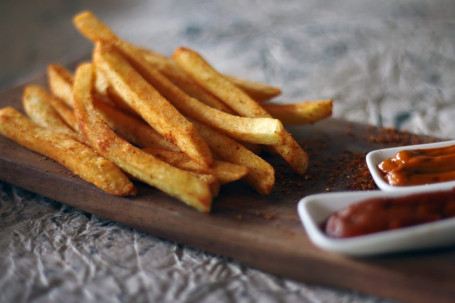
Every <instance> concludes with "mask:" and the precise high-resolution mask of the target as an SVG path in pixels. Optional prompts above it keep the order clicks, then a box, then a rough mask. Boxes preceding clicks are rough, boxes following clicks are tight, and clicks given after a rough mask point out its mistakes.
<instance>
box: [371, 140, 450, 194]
mask: <svg viewBox="0 0 455 303" xmlns="http://www.w3.org/2000/svg"><path fill="white" fill-rule="evenodd" d="M450 145H455V140H451V141H444V142H438V143H429V144H418V145H408V146H401V147H392V148H385V149H379V150H375V151H372V152H369V153H368V154H367V157H366V161H367V166H368V169H369V170H370V173H371V176H372V177H373V180H374V182H375V183H376V185H377V186H378V187H379V188H380V189H382V190H384V191H409V190H411V191H437V190H448V189H451V188H453V187H455V181H450V182H440V183H433V184H426V185H415V186H393V185H390V184H389V183H387V182H386V181H385V180H384V178H383V176H382V174H381V172H380V171H379V169H378V164H379V163H381V162H382V161H384V160H386V159H388V158H391V157H393V156H395V154H396V153H398V152H399V151H401V150H409V149H428V148H437V147H444V146H450Z"/></svg>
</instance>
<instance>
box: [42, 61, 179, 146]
mask: <svg viewBox="0 0 455 303" xmlns="http://www.w3.org/2000/svg"><path fill="white" fill-rule="evenodd" d="M54 67H58V68H57V69H56V70H55V71H54V75H53V77H52V78H49V84H52V83H53V81H57V82H58V83H59V85H52V87H53V88H54V93H55V94H56V95H60V96H62V97H64V98H66V99H67V100H69V99H71V101H70V102H68V103H71V104H73V101H72V100H73V96H72V95H73V81H72V80H71V79H73V76H72V74H71V73H70V72H69V71H67V70H66V69H65V68H64V67H61V66H57V65H54ZM52 69H53V68H52ZM48 70H49V68H48ZM59 71H60V72H61V71H63V72H64V73H67V74H69V75H71V79H70V78H66V79H63V78H61V74H60V73H59ZM99 96H100V95H99V94H97V93H94V96H93V98H94V106H95V108H96V110H97V111H98V113H99V114H100V117H101V118H102V119H103V120H104V122H105V123H106V124H107V125H108V126H109V127H110V128H111V129H112V130H114V131H115V132H116V133H118V134H119V135H120V136H121V137H123V138H124V139H126V140H128V141H130V142H132V143H133V144H135V145H138V146H141V147H158V148H164V149H169V150H178V149H177V147H176V146H175V145H173V144H171V143H170V142H169V141H167V140H165V139H164V138H163V137H162V136H161V135H160V134H158V133H157V132H156V131H155V130H154V129H153V128H151V127H150V126H149V125H148V124H146V123H144V122H143V120H139V119H137V118H136V117H132V116H129V115H128V114H125V113H123V112H121V111H119V110H117V109H116V108H114V107H112V106H111V105H109V104H108V103H106V102H104V100H103V99H102V100H101V101H100V99H99ZM51 103H52V106H53V107H54V109H55V110H56V111H57V112H58V113H59V114H60V116H62V118H63V119H64V120H65V121H66V122H67V123H68V124H70V126H71V127H72V128H73V129H75V130H78V128H79V126H78V125H77V123H76V118H75V117H74V112H73V110H72V108H69V107H68V106H66V107H65V106H64V104H62V102H59V99H56V98H54V100H53V102H51Z"/></svg>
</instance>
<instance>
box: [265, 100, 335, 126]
mask: <svg viewBox="0 0 455 303" xmlns="http://www.w3.org/2000/svg"><path fill="white" fill-rule="evenodd" d="M262 107H263V108H264V109H265V110H266V111H267V112H268V113H269V114H270V115H272V117H275V118H277V119H279V120H280V121H281V122H283V124H286V125H292V124H299V125H303V124H312V123H316V122H318V121H320V120H322V119H325V118H328V117H330V116H332V107H333V105H332V100H320V101H312V102H301V103H295V104H271V103H266V104H262Z"/></svg>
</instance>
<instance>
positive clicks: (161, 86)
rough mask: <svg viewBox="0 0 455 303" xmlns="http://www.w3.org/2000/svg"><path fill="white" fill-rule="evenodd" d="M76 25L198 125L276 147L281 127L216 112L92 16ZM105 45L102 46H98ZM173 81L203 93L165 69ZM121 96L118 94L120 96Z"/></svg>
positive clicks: (176, 72) (85, 15)
mask: <svg viewBox="0 0 455 303" xmlns="http://www.w3.org/2000/svg"><path fill="white" fill-rule="evenodd" d="M75 24H76V26H78V28H79V29H80V30H81V31H82V32H83V33H86V36H87V37H89V38H90V39H92V40H96V39H99V40H102V41H109V40H110V42H111V43H114V44H115V45H116V46H117V47H118V48H119V49H120V50H121V51H122V53H123V54H124V55H126V56H127V57H128V60H129V62H130V63H131V64H133V66H134V67H135V68H136V69H137V70H138V71H139V72H140V73H141V75H142V76H143V77H144V78H145V79H146V80H147V81H148V82H149V83H151V84H152V85H153V87H155V88H156V89H157V90H158V92H159V93H160V94H161V95H163V96H164V97H165V98H166V99H167V100H169V101H170V102H171V103H172V104H173V105H174V106H175V107H176V108H177V109H178V110H180V111H181V112H182V113H184V114H185V115H188V116H190V117H192V118H194V119H196V120H198V121H201V122H203V123H205V124H207V125H210V126H212V127H214V128H216V129H218V130H220V131H222V132H224V133H226V134H228V135H230V136H231V137H233V138H235V139H238V140H241V141H245V142H250V143H258V144H269V145H270V144H276V143H278V142H279V141H280V135H279V133H280V132H281V131H282V130H283V126H282V125H281V123H280V122H279V121H277V120H271V118H253V119H252V118H244V117H239V116H234V115H230V114H227V113H225V112H223V111H219V110H216V109H214V108H212V107H211V106H207V105H206V104H204V103H202V102H199V100H198V99H195V98H192V97H190V95H188V94H186V93H185V92H184V91H183V90H181V89H180V88H179V87H178V86H176V85H174V84H173V83H172V81H170V80H168V79H167V78H166V77H165V76H163V75H162V74H161V73H160V72H159V71H158V69H156V68H155V67H154V65H153V64H151V63H150V62H148V61H147V60H145V58H144V55H143V52H141V51H140V50H139V49H137V48H135V47H133V46H131V45H129V44H128V43H126V42H124V41H122V40H121V39H119V38H118V37H117V36H116V35H115V34H114V33H113V32H112V31H111V30H110V29H109V28H107V26H105V25H104V24H102V23H101V21H99V20H98V19H96V17H95V16H93V14H90V13H83V14H80V15H78V16H77V17H76V18H75ZM102 45H104V44H103V43H101V46H102ZM167 70H171V71H172V72H171V73H169V74H170V75H171V77H173V79H174V81H177V82H178V83H180V85H183V86H184V87H186V88H187V89H188V88H189V86H191V85H192V89H194V90H197V91H199V92H201V91H203V90H202V89H201V88H199V87H197V86H196V85H195V84H194V82H193V83H191V82H192V80H190V79H188V77H187V76H185V74H182V72H181V71H179V70H178V68H177V69H167ZM119 94H120V93H119Z"/></svg>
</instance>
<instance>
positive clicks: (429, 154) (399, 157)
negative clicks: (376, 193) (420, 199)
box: [378, 145, 455, 186]
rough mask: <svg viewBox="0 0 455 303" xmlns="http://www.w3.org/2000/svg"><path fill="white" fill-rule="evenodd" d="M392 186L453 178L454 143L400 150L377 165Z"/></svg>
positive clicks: (454, 163)
mask: <svg viewBox="0 0 455 303" xmlns="http://www.w3.org/2000/svg"><path fill="white" fill-rule="evenodd" d="M378 168H379V170H380V171H381V172H382V173H383V175H384V179H385V180H386V181H387V182H388V183H389V184H390V185H394V186H407V185H423V184H431V183H439V182H445V181H453V180H455V145H452V146H447V147H441V148H430V149H416V150H402V151H400V152H398V153H397V154H396V155H395V156H394V157H392V158H389V159H387V160H384V161H382V162H381V163H380V164H379V165H378Z"/></svg>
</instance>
